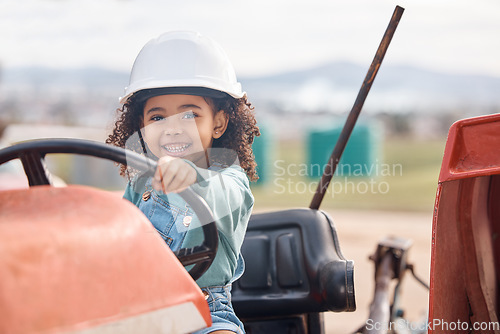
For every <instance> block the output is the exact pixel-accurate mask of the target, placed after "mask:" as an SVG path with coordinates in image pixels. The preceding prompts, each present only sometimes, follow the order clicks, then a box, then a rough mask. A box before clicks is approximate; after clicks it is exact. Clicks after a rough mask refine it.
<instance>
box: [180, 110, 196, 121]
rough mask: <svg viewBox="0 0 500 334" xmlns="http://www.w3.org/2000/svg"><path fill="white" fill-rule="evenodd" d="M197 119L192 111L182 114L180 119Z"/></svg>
mask: <svg viewBox="0 0 500 334" xmlns="http://www.w3.org/2000/svg"><path fill="white" fill-rule="evenodd" d="M196 117H198V114H196V113H195V112H194V111H192V110H189V111H186V112H184V113H183V114H182V119H192V118H196Z"/></svg>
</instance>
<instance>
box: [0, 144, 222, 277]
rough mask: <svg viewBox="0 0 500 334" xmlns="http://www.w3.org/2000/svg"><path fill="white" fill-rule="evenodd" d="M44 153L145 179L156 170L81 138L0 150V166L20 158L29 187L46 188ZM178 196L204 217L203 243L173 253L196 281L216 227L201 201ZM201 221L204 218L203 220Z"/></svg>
mask: <svg viewBox="0 0 500 334" xmlns="http://www.w3.org/2000/svg"><path fill="white" fill-rule="evenodd" d="M48 153H70V154H81V155H88V156H93V157H98V158H103V159H107V160H111V161H114V162H118V163H121V164H126V165H127V166H130V167H133V168H135V169H137V170H139V171H141V172H144V173H145V175H147V176H152V175H154V173H155V170H156V166H157V164H156V162H155V161H153V160H151V159H149V158H146V157H144V156H141V155H139V154H137V153H135V152H132V151H130V150H125V149H123V148H119V147H116V146H111V145H106V144H103V143H99V142H94V141H90V140H83V139H40V140H34V141H27V142H22V143H19V144H15V145H13V146H10V147H7V148H4V149H2V150H0V165H2V164H4V163H6V162H8V161H10V160H13V159H20V160H21V162H22V164H23V168H24V171H25V173H26V176H27V177H28V182H29V185H30V187H33V186H38V185H50V184H51V183H50V173H49V172H48V170H47V168H46V167H45V155H46V154H48ZM179 195H180V196H181V197H182V198H183V199H184V200H185V201H186V202H187V204H189V205H190V206H191V208H192V209H193V210H194V212H195V213H196V215H197V216H198V217H204V218H205V217H206V218H207V221H209V222H210V223H209V224H204V225H203V226H202V229H203V235H204V241H203V243H202V244H201V245H199V246H195V247H193V248H181V249H179V250H178V251H176V252H174V254H175V255H176V256H177V258H178V259H179V261H180V262H181V263H182V265H184V266H189V265H193V264H194V266H193V267H192V268H191V269H190V270H189V274H190V275H191V277H192V278H193V279H194V280H197V279H198V278H200V277H201V275H203V274H204V273H205V271H207V269H208V268H209V267H210V265H211V264H212V262H213V260H214V258H215V255H216V253H217V247H218V243H219V237H218V231H217V226H216V224H215V219H214V217H213V213H212V211H211V210H210V208H209V207H208V205H207V203H206V202H205V200H204V199H203V198H202V197H200V196H199V195H198V194H196V193H195V192H194V191H193V190H191V189H190V188H187V189H186V190H184V191H182V192H180V193H179ZM204 220H205V219H204Z"/></svg>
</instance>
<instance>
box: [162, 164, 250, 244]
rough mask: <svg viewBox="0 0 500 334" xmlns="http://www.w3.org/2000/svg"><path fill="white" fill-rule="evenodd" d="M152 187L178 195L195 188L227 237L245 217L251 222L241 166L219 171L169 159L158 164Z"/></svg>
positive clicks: (248, 197)
mask: <svg viewBox="0 0 500 334" xmlns="http://www.w3.org/2000/svg"><path fill="white" fill-rule="evenodd" d="M152 185H153V188H154V189H155V190H157V191H160V190H161V191H163V192H164V193H170V192H176V193H178V192H180V191H182V190H183V189H185V188H187V187H189V186H192V187H191V189H193V190H194V191H195V192H196V193H198V194H199V195H200V196H201V197H203V199H205V201H206V202H207V204H208V206H209V207H210V208H211V209H212V211H213V213H214V218H215V219H216V220H217V221H218V228H219V231H221V232H222V233H224V234H225V235H226V236H230V235H233V234H234V233H235V232H236V230H238V227H239V226H238V225H239V224H238V223H239V222H240V221H241V219H242V218H244V217H245V219H244V220H247V219H248V215H249V214H250V212H251V209H252V207H253V196H252V193H251V191H250V186H249V182H248V179H247V177H246V175H245V173H244V172H243V171H242V170H241V169H240V168H239V167H237V166H233V167H228V168H225V169H223V170H222V171H221V172H215V171H211V170H207V169H203V168H199V167H196V166H195V165H194V164H193V163H192V162H190V161H187V160H183V159H180V158H172V157H168V156H166V157H162V158H161V159H160V160H159V161H158V168H157V170H156V173H155V176H154V178H153V183H152ZM236 233H237V234H239V233H238V232H236Z"/></svg>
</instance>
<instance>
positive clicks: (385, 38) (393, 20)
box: [309, 6, 404, 210]
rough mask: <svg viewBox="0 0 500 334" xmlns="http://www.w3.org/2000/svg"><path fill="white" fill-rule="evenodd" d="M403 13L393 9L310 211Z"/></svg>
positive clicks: (331, 171) (326, 182)
mask: <svg viewBox="0 0 500 334" xmlns="http://www.w3.org/2000/svg"><path fill="white" fill-rule="evenodd" d="M403 11H404V8H403V7H400V6H396V8H395V9H394V13H393V14H392V17H391V20H390V22H389V25H388V26H387V29H386V31H385V33H384V36H383V37H382V41H381V42H380V45H379V47H378V49H377V53H376V54H375V57H374V58H373V61H372V64H371V65H370V68H369V69H368V73H367V74H366V77H365V80H364V81H363V84H362V85H361V88H360V90H359V92H358V96H357V97H356V101H355V102H354V106H353V107H352V109H351V112H350V113H349V116H348V117H347V120H346V122H345V124H344V127H343V128H342V131H341V132H340V135H339V138H338V140H337V143H336V144H335V148H334V149H333V152H332V155H331V156H330V159H329V160H328V164H327V165H326V166H325V170H324V172H323V175H322V177H321V181H320V182H319V184H318V187H317V189H316V193H315V194H314V197H313V199H312V201H311V204H310V205H309V208H311V209H315V210H317V209H319V207H320V205H321V202H322V201H323V197H324V196H325V193H326V190H327V189H328V186H329V185H330V181H331V179H332V177H333V174H335V170H336V169H337V165H338V163H339V160H340V157H341V156H342V153H343V152H344V150H345V147H346V145H347V141H348V140H349V137H350V136H351V133H352V130H353V129H354V125H355V124H356V121H357V119H358V116H359V114H360V112H361V108H362V107H363V104H364V103H365V100H366V96H367V95H368V92H369V91H370V88H371V86H372V84H373V80H374V79H375V76H376V75H377V72H378V69H379V68H380V64H381V63H382V60H383V59H384V56H385V53H386V51H387V48H388V47H389V43H390V42H391V39H392V36H393V35H394V32H395V31H396V28H397V26H398V23H399V20H400V19H401V16H402V15H403Z"/></svg>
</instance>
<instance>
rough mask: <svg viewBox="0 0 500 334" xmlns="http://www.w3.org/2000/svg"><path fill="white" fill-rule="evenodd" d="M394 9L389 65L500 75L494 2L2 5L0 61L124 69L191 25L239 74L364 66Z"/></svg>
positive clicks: (91, 0) (38, 1)
mask: <svg viewBox="0 0 500 334" xmlns="http://www.w3.org/2000/svg"><path fill="white" fill-rule="evenodd" d="M396 5H400V6H402V7H404V8H405V9H406V10H405V13H404V14H403V18H402V20H401V23H400V26H399V27H398V30H397V31H396V34H395V37H394V39H393V41H392V44H391V46H390V47H389V50H388V53H387V55H386V58H385V60H384V63H391V64H408V65H414V66H422V67H424V68H427V69H432V70H438V71H442V72H452V73H476V74H487V75H493V76H500V38H499V36H500V1H497V0H476V1H466V0H437V1H432V0H420V1H419V0H414V1H391V0H377V1H374V0H360V1H357V0H353V1H331V0H322V1H320V0H308V1H304V0H302V1H297V0H276V1H273V0H252V1H241V0H211V1H206V0H192V1H190V0H185V1H172V0H140V1H139V0H120V1H119V0H85V1H82V0H22V1H19V0H0V41H1V47H0V65H1V66H2V67H16V66H27V65H28V66H29V65H43V66H51V67H58V68H64V67H81V66H88V65H91V66H101V67H105V68H109V69H116V70H124V71H128V70H129V69H130V68H131V66H132V63H133V61H134V59H135V56H136V55H137V53H138V52H139V50H140V49H141V47H142V46H143V45H144V44H145V43H146V42H147V41H148V40H149V39H150V38H152V37H154V36H156V35H158V34H160V33H161V32H164V31H168V30H186V29H188V30H198V31H200V32H201V33H203V34H205V35H207V36H210V37H212V38H214V39H215V40H217V41H218V42H219V43H220V44H222V46H223V47H224V49H225V50H226V52H227V53H228V55H229V57H230V58H231V60H232V61H233V64H234V66H235V68H236V71H237V73H238V74H239V75H241V76H243V75H244V76H258V75H265V74H272V73H279V72H283V71H287V70H293V69H302V68H309V67H313V66H315V65H318V64H322V63H325V62H328V61H333V60H349V61H353V62H356V63H359V64H362V65H366V67H368V66H369V64H370V62H371V60H372V58H373V55H374V53H375V51H376V49H377V47H378V44H379V42H380V39H381V37H382V35H383V33H384V31H385V29H386V27H387V24H388V22H389V19H390V17H391V15H392V12H393V10H394V7H395V6H396Z"/></svg>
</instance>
